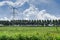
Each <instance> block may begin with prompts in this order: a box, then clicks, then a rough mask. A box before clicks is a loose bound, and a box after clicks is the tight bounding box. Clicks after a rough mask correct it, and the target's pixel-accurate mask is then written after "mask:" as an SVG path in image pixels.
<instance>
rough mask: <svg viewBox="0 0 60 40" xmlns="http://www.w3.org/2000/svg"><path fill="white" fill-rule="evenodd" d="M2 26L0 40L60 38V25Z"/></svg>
mask: <svg viewBox="0 0 60 40" xmlns="http://www.w3.org/2000/svg"><path fill="white" fill-rule="evenodd" d="M58 30H59V31H57V30H56V28H55V27H18V26H15V27H14V26H10V27H8V26H6V27H0V40H60V36H59V35H60V27H58Z"/></svg>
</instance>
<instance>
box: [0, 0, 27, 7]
mask: <svg viewBox="0 0 60 40" xmlns="http://www.w3.org/2000/svg"><path fill="white" fill-rule="evenodd" d="M26 1H27V0H17V1H16V2H12V1H2V2H0V6H3V5H6V4H7V5H10V6H13V7H16V6H21V5H23V4H24V3H25V2H26Z"/></svg>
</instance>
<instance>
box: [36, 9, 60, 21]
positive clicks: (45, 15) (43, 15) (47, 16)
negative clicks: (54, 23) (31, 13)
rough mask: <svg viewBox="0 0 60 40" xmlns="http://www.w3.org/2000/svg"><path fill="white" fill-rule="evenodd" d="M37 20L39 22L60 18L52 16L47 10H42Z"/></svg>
mask: <svg viewBox="0 0 60 40" xmlns="http://www.w3.org/2000/svg"><path fill="white" fill-rule="evenodd" d="M37 19H38V20H47V19H48V20H56V19H57V20H58V19H60V17H56V16H54V15H51V14H50V13H47V12H46V10H41V11H40V12H39V13H38V14H37Z"/></svg>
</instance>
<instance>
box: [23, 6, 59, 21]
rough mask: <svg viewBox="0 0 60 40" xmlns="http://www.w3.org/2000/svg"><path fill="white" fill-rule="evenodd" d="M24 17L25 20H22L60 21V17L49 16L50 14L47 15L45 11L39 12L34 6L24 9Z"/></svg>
mask: <svg viewBox="0 0 60 40" xmlns="http://www.w3.org/2000/svg"><path fill="white" fill-rule="evenodd" d="M23 14H24V16H25V17H26V18H24V19H29V20H47V19H48V20H55V19H57V20H58V19H60V17H56V16H54V15H51V14H50V13H47V11H46V10H41V11H39V10H38V9H37V8H35V7H34V6H30V8H28V9H26V10H25V11H24V12H23Z"/></svg>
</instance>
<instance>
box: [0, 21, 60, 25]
mask: <svg viewBox="0 0 60 40" xmlns="http://www.w3.org/2000/svg"><path fill="white" fill-rule="evenodd" d="M0 25H37V26H38V25H39V26H60V20H11V21H8V20H7V21H2V20H0Z"/></svg>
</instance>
